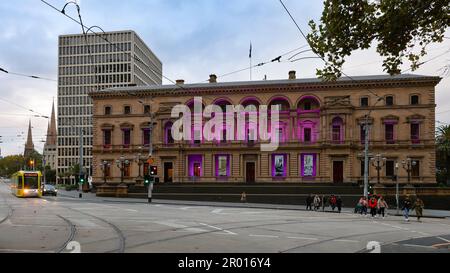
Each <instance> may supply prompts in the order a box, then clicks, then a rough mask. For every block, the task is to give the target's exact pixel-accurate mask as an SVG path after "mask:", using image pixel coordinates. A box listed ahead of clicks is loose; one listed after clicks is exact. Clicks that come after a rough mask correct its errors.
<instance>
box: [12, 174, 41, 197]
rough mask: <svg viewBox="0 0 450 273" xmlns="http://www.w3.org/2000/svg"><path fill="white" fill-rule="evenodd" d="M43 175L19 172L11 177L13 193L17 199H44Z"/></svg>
mask: <svg viewBox="0 0 450 273" xmlns="http://www.w3.org/2000/svg"><path fill="white" fill-rule="evenodd" d="M41 181H42V174H41V172H34V171H19V172H17V173H15V174H13V176H12V177H11V193H12V194H14V195H15V196H17V197H42V188H41Z"/></svg>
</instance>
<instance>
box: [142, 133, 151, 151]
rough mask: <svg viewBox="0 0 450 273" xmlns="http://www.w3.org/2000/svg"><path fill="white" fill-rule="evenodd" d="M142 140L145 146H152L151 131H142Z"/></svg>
mask: <svg viewBox="0 0 450 273" xmlns="http://www.w3.org/2000/svg"><path fill="white" fill-rule="evenodd" d="M142 138H143V141H142V142H143V144H144V146H146V147H148V146H150V129H143V130H142Z"/></svg>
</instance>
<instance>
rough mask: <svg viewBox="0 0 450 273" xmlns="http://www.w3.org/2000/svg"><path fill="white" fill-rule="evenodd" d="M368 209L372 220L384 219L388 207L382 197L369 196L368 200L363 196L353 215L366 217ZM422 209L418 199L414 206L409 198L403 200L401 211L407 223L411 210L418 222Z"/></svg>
mask: <svg viewBox="0 0 450 273" xmlns="http://www.w3.org/2000/svg"><path fill="white" fill-rule="evenodd" d="M369 209H370V215H371V217H372V218H376V217H380V218H383V219H384V218H385V217H386V210H387V209H389V206H388V204H387V202H386V200H384V198H383V196H376V195H370V196H369V198H366V197H364V196H363V197H361V198H360V199H359V202H358V204H357V205H356V208H355V213H360V214H361V215H365V216H367V215H368V212H369ZM423 209H424V203H423V201H422V200H421V199H420V198H417V199H416V201H415V202H414V204H413V203H412V202H411V200H410V198H409V196H407V197H406V198H405V200H403V203H402V211H403V216H404V217H405V221H407V222H409V212H410V211H411V210H415V211H416V216H417V221H418V222H420V221H421V220H420V219H421V218H422V217H423Z"/></svg>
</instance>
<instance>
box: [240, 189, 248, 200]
mask: <svg viewBox="0 0 450 273" xmlns="http://www.w3.org/2000/svg"><path fill="white" fill-rule="evenodd" d="M241 202H242V203H247V193H246V192H245V191H244V192H243V193H242V194H241Z"/></svg>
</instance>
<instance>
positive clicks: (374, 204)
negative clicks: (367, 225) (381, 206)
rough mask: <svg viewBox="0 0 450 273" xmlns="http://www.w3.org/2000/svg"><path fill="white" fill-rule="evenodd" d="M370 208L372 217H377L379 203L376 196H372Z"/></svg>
mask: <svg viewBox="0 0 450 273" xmlns="http://www.w3.org/2000/svg"><path fill="white" fill-rule="evenodd" d="M369 208H370V215H372V218H374V217H376V216H377V209H378V201H377V199H376V198H375V196H372V198H370V201H369Z"/></svg>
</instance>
